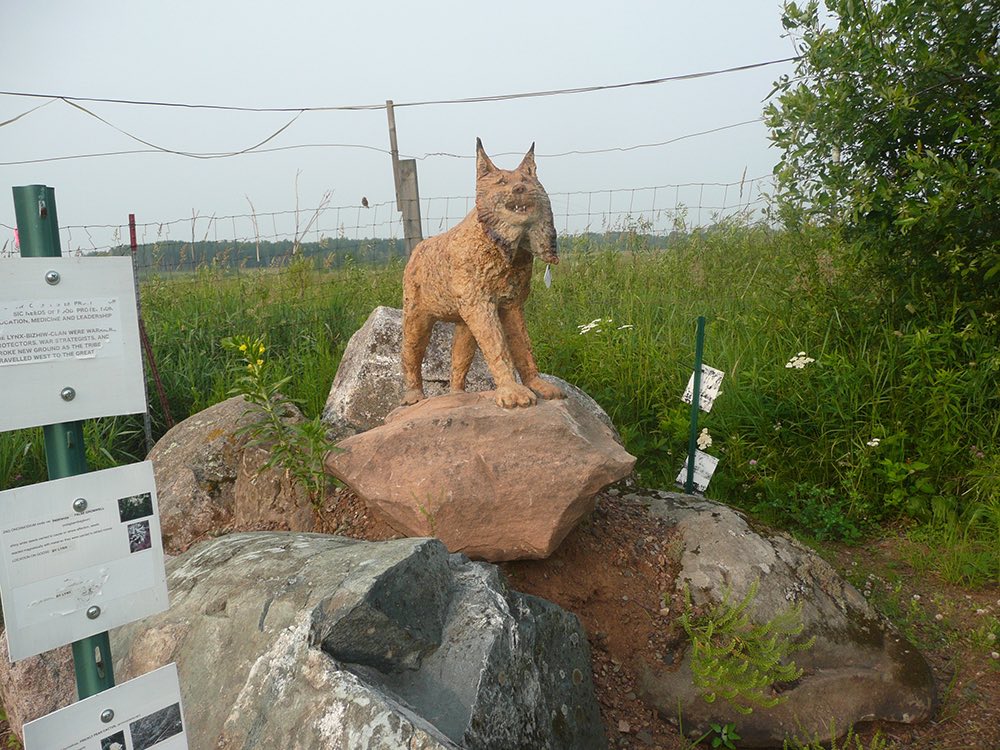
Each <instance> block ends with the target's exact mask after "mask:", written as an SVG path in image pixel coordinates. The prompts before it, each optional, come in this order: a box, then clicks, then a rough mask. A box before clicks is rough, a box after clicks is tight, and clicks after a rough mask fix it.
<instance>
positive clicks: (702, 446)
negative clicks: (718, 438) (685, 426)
mask: <svg viewBox="0 0 1000 750" xmlns="http://www.w3.org/2000/svg"><path fill="white" fill-rule="evenodd" d="M711 445H712V436H711V435H709V434H708V428H707V427H705V428H703V429H702V431H701V434H700V435H698V449H699V450H706V449H707V448H709V447H711Z"/></svg>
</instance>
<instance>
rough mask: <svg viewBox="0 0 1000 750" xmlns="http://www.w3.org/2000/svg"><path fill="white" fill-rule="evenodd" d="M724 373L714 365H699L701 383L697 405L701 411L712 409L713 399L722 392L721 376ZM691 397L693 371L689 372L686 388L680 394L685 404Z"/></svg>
mask: <svg viewBox="0 0 1000 750" xmlns="http://www.w3.org/2000/svg"><path fill="white" fill-rule="evenodd" d="M725 374H726V373H724V372H723V371H722V370H716V369H715V368H714V367H709V366H708V365H702V366H701V383H700V387H699V389H698V407H699V408H700V409H701V410H702V411H705V412H709V411H712V404H713V403H715V399H717V398H718V397H719V395H720V394H721V393H722V378H723V377H724V376H725ZM693 398H694V373H691V377H690V379H689V380H688V384H687V388H685V389H684V395H683V396H681V401H683V402H684V403H685V404H690V403H691V400H692V399H693Z"/></svg>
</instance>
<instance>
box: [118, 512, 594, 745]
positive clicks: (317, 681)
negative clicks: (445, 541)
mask: <svg viewBox="0 0 1000 750" xmlns="http://www.w3.org/2000/svg"><path fill="white" fill-rule="evenodd" d="M167 572H168V582H169V586H170V591H171V607H170V610H169V611H167V612H165V613H162V614H160V615H157V616H154V617H150V618H147V619H145V620H143V621H142V622H139V623H134V624H132V625H129V626H126V627H124V628H120V629H118V630H117V631H115V633H114V634H113V636H112V653H113V654H114V655H115V657H116V663H115V669H116V674H118V675H120V679H122V680H124V679H128V678H130V677H134V676H136V675H139V674H142V673H145V672H147V671H149V670H151V669H154V668H156V667H158V666H160V665H162V664H165V663H168V662H170V661H175V662H177V665H178V669H179V672H180V677H181V690H182V694H183V698H184V711H185V717H186V720H187V725H188V732H189V736H190V737H191V746H192V747H205V748H208V747H213V748H222V749H229V748H248V747H260V748H265V747H267V748H272V747H273V748H278V747H280V748H289V749H290V750H293V749H294V750H310V749H313V748H315V749H316V750H320V749H321V748H322V750H329V749H336V748H358V749H359V750H360V749H361V748H366V749H367V748H372V749H376V748H377V749H384V750H390V749H392V750H396V749H397V748H403V747H406V748H422V749H426V750H442V749H444V748H449V749H450V748H457V747H462V748H522V747H524V748H526V747H531V748H567V750H568V749H569V748H603V747H605V739H604V734H603V729H602V726H601V720H600V715H599V711H598V708H597V703H596V699H595V697H594V689H593V685H592V682H591V675H590V656H589V649H588V645H587V641H586V638H585V636H584V633H583V630H582V628H581V626H580V624H579V621H578V620H577V618H576V616H575V615H572V614H569V613H567V612H565V611H563V610H561V609H559V608H558V607H556V606H555V605H553V604H550V603H549V602H546V601H544V600H541V599H537V598H534V597H531V596H526V595H522V594H518V593H516V592H513V591H509V590H508V589H507V588H506V586H505V585H504V583H503V582H502V580H501V578H500V577H499V575H498V572H497V569H496V568H495V567H493V566H491V565H485V564H482V563H472V562H469V561H468V559H467V558H465V557H463V556H461V555H449V554H448V552H447V550H446V549H445V548H444V546H443V545H442V544H441V543H440V542H439V541H437V540H430V539H400V540H395V541H390V542H377V543H376V542H361V541H356V540H350V539H344V538H340V537H330V536H322V535H317V534H294V533H287V532H285V533H282V532H261V533H250V534H234V535H230V536H227V537H222V538H219V539H215V540H212V541H209V542H205V543H203V544H201V545H199V546H197V547H194V548H192V549H191V550H189V551H188V552H186V553H185V554H183V555H181V556H179V557H177V558H174V559H172V560H171V561H170V562H169V563H168V565H167Z"/></svg>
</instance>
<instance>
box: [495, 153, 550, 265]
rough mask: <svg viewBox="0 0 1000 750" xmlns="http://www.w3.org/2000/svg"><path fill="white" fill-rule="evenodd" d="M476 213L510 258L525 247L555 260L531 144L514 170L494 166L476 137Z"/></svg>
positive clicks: (544, 196)
mask: <svg viewBox="0 0 1000 750" xmlns="http://www.w3.org/2000/svg"><path fill="white" fill-rule="evenodd" d="M476 215H477V217H478V218H479V221H480V223H481V224H482V225H483V228H484V229H485V230H486V234H487V236H488V237H489V238H490V239H491V240H493V242H495V243H496V244H497V246H498V247H500V248H501V249H502V250H503V251H504V253H505V254H506V255H507V258H508V260H511V261H512V260H513V259H514V256H515V255H516V254H517V251H518V250H527V251H528V252H530V253H531V254H532V255H534V256H536V257H538V258H541V259H542V260H544V261H545V262H546V263H553V264H555V263H558V262H559V256H558V255H557V254H556V228H555V224H554V223H553V221H552V204H551V203H549V196H548V195H547V194H546V193H545V188H543V187H542V183H540V182H539V181H538V175H537V173H536V172H535V144H534V143H532V144H531V148H529V149H528V153H526V154H525V155H524V158H523V159H522V160H521V163H520V164H519V165H518V167H517V169H514V170H507V169H497V168H496V167H495V166H494V165H493V162H492V161H490V157H488V156H487V155H486V151H485V150H484V149H483V143H482V141H480V140H479V139H478V138H477V139H476Z"/></svg>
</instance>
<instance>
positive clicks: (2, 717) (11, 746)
mask: <svg viewBox="0 0 1000 750" xmlns="http://www.w3.org/2000/svg"><path fill="white" fill-rule="evenodd" d="M9 721H10V720H9V718H8V717H7V711H6V709H4V707H3V706H0V724H4V725H6V726H5V728H4V731H3V732H2V733H0V739H2V741H3V746H4V747H6V748H8V750H21V741H20V740H19V739H18V738H17V735H16V734H14V732H13V730H11V728H10V725H9V724H8V722H9Z"/></svg>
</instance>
